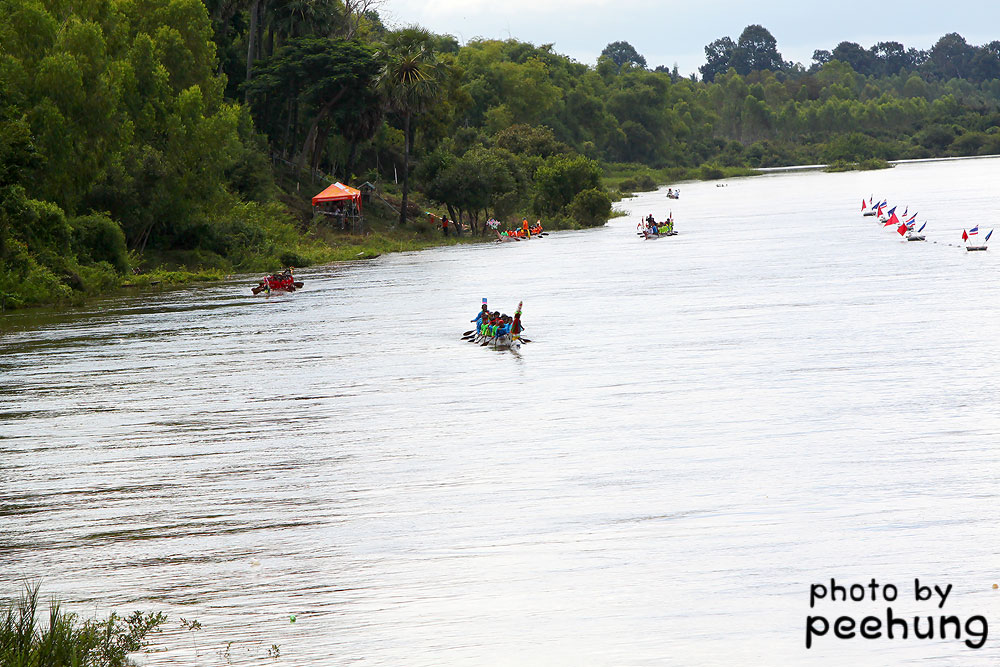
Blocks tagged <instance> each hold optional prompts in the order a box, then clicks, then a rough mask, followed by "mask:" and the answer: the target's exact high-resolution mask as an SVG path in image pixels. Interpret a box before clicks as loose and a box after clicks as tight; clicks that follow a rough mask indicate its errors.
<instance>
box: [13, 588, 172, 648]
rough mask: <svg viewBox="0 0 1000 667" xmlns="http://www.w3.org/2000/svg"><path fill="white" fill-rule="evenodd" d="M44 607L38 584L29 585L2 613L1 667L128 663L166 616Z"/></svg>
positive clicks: (53, 603)
mask: <svg viewBox="0 0 1000 667" xmlns="http://www.w3.org/2000/svg"><path fill="white" fill-rule="evenodd" d="M43 613H44V611H43V610H41V608H40V603H39V599H38V586H37V585H25V587H24V590H23V591H22V592H21V595H20V597H19V598H18V599H17V600H15V601H13V602H10V603H9V604H8V605H7V608H6V610H5V611H3V612H0V665H3V667H86V666H88V665H93V666H95V667H97V666H100V667H126V666H127V665H134V664H135V663H133V662H132V661H131V660H129V658H128V656H129V654H130V653H135V652H137V651H141V650H142V649H143V648H145V647H146V645H147V644H148V640H147V636H148V635H149V634H151V633H153V632H156V631H157V630H158V628H159V626H161V625H162V624H163V623H165V622H166V620H167V617H166V616H164V615H163V614H161V613H156V614H153V613H147V614H143V613H142V612H140V611H136V612H134V613H133V614H132V615H131V616H128V617H126V618H123V617H121V616H118V615H117V614H114V613H112V614H111V616H109V617H108V618H107V619H104V620H97V619H86V620H81V619H80V617H79V616H77V615H76V614H72V613H68V612H65V611H63V610H62V607H61V605H60V604H59V603H58V602H56V601H52V602H50V603H49V608H48V613H47V614H46V615H45V617H44V618H43V617H42V614H43Z"/></svg>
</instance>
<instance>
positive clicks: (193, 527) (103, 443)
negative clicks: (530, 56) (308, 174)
mask: <svg viewBox="0 0 1000 667" xmlns="http://www.w3.org/2000/svg"><path fill="white" fill-rule="evenodd" d="M998 180H1000V160H996V159H991V160H970V161H957V162H940V163H928V164H908V165H901V166H898V167H896V168H895V169H892V170H888V171H881V172H868V173H860V174H822V173H815V172H810V173H793V174H774V175H768V176H761V177H756V178H751V179H736V180H731V181H727V182H725V183H724V185H725V187H717V184H715V183H698V184H687V185H683V186H682V188H681V189H682V199H680V200H678V201H669V200H667V199H666V198H665V197H664V196H663V193H662V192H658V193H646V194H642V195H640V196H638V197H636V198H634V199H629V200H626V201H625V202H622V203H621V204H619V206H620V207H622V208H623V209H626V210H628V211H629V216H628V217H626V218H618V219H615V220H613V221H611V222H610V223H609V224H608V225H607V226H606V227H603V228H599V229H593V230H587V231H580V232H559V233H553V234H552V235H551V236H549V237H547V238H545V239H541V240H534V241H532V242H530V243H518V244H507V245H503V246H494V245H481V246H469V247H460V248H446V249H437V250H428V251H425V252H420V253H412V254H410V253H408V254H399V255H392V256H385V257H381V258H378V259H376V260H373V261H369V262H363V263H361V262H358V263H353V264H344V265H336V266H328V267H320V268H316V269H311V270H305V271H302V272H301V277H302V279H303V280H304V281H305V289H303V290H302V291H300V292H297V293H295V294H292V295H278V296H275V297H272V298H269V299H265V298H262V297H253V296H251V294H250V289H249V288H250V285H251V279H249V278H242V279H240V280H234V281H231V282H227V283H224V284H217V285H211V286H207V287H206V286H197V287H190V288H186V289H178V290H173V291H164V292H162V293H150V294H144V295H138V296H128V297H120V298H115V299H109V300H104V301H100V302H96V303H93V304H91V305H89V306H88V307H86V308H84V309H78V310H73V311H69V312H61V313H54V314H44V313H41V314H40V313H14V314H7V315H5V316H2V319H0V326H2V327H3V333H2V336H0V377H2V387H0V420H2V421H0V595H3V596H10V595H13V594H14V593H16V591H17V589H18V587H19V586H20V585H21V582H22V581H23V580H24V579H25V578H28V579H35V580H39V581H40V582H41V583H42V586H43V592H44V594H47V595H55V596H58V597H59V598H61V599H63V600H64V601H66V602H67V603H68V605H69V607H70V608H71V609H72V610H74V611H77V612H80V613H81V614H83V615H85V616H90V615H95V614H102V615H103V614H107V613H108V612H109V611H110V610H111V609H117V610H119V611H122V612H128V611H131V610H133V609H136V608H141V609H146V610H160V611H164V612H166V613H167V614H168V615H169V616H170V618H171V622H170V625H169V628H168V629H167V631H166V632H165V633H164V634H163V635H162V636H160V637H159V638H158V640H157V648H158V651H157V652H155V653H152V654H150V655H148V656H143V657H141V658H140V661H141V662H142V663H143V664H146V665H192V664H197V665H217V664H219V665H221V664H227V661H231V662H232V663H233V664H251V663H256V662H267V663H269V664H271V663H272V660H270V659H269V658H268V657H267V655H266V651H267V648H268V647H270V646H271V645H272V644H277V645H278V646H279V649H280V657H279V658H278V659H277V660H276V661H273V662H274V664H286V665H296V666H319V665H349V664H359V665H407V666H432V665H463V666H464V665H504V666H506V665H601V666H603V665H695V664H746V665H750V664H754V665H774V664H806V665H813V664H815V665H834V664H846V663H854V664H872V665H879V664H882V665H884V664H907V663H909V664H917V663H922V662H925V661H927V660H933V664H953V665H987V664H990V665H992V664H996V662H997V659H998V639H997V637H996V636H995V635H996V633H1000V591H996V590H993V589H992V585H993V584H994V583H997V582H1000V567H998V566H1000V546H998V545H1000V542H998V539H997V536H998V534H1000V526H998V524H1000V483H998V472H1000V418H998V416H997V414H998V398H1000V361H998V356H997V336H998V333H1000V282H998V281H997V275H998V268H1000V245H998V246H997V248H996V250H990V251H988V252H985V253H968V252H965V251H964V250H963V249H962V248H960V247H956V246H955V245H949V244H959V243H960V242H961V241H960V236H961V231H962V228H963V226H964V227H971V226H972V225H974V224H976V223H979V224H980V228H981V229H982V230H983V232H985V231H987V230H988V229H989V227H990V226H991V225H992V224H993V222H994V221H1000V218H998V216H997V213H998V209H1000V196H998V195H997V194H996V192H997V191H996V183H997V182H998ZM869 195H874V196H876V197H879V196H883V197H886V198H888V199H889V200H890V201H891V202H892V203H898V204H899V205H900V207H901V208H900V211H901V210H902V207H904V206H908V207H909V211H910V213H911V214H912V213H913V212H915V211H919V217H918V220H921V221H923V220H929V221H930V222H929V224H928V226H927V229H926V230H925V232H926V233H927V235H928V241H929V242H927V243H906V242H903V241H901V240H900V237H899V236H898V235H896V234H895V233H893V232H891V231H883V229H882V228H881V227H880V226H879V225H878V224H877V223H875V222H873V221H872V218H862V217H861V215H860V202H861V198H862V197H866V198H867V197H868V196H869ZM670 210H672V211H673V215H674V218H675V220H676V224H677V229H678V230H679V231H680V235H678V236H677V237H674V238H669V239H660V240H657V241H644V240H642V239H639V238H638V237H637V236H636V235H635V227H636V222H637V221H638V218H639V217H640V216H644V215H646V214H648V213H653V214H654V215H655V216H656V217H657V218H660V219H662V218H664V217H665V216H666V214H667V212H668V211H670ZM979 238H982V236H980V237H979ZM935 241H936V243H935ZM996 241H997V242H998V243H1000V238H998V239H996ZM482 297H488V298H489V301H490V304H491V305H492V306H493V307H495V308H499V309H502V310H505V311H506V312H508V313H512V312H513V310H514V308H515V307H516V305H517V302H518V301H519V300H522V299H523V300H524V323H525V326H526V331H525V335H526V336H528V337H529V338H530V339H532V341H533V342H531V343H530V344H528V345H526V346H525V347H524V348H523V350H522V351H521V353H520V354H519V355H518V354H514V353H511V352H497V351H493V350H490V349H487V348H482V347H479V346H475V345H471V344H469V343H466V342H463V341H461V340H459V338H460V336H461V333H462V332H463V331H466V330H468V329H470V328H471V324H469V320H470V318H471V317H472V316H473V315H475V313H476V312H477V310H478V308H479V303H480V300H481V298H482ZM831 577H835V578H836V579H837V582H838V583H847V584H850V583H864V584H867V583H869V581H870V580H871V579H872V578H873V577H874V578H875V579H876V580H877V581H878V582H879V583H880V584H887V583H892V584H895V585H897V586H898V587H899V600H898V601H896V602H895V603H893V604H892V605H891V606H892V607H893V609H894V611H895V612H896V614H897V615H907V614H909V615H910V616H911V617H912V615H913V614H916V613H920V614H922V615H923V616H929V615H933V616H935V618H936V617H937V616H939V615H941V614H952V615H956V616H958V617H959V618H960V619H961V620H962V622H963V623H964V621H965V619H967V618H969V617H970V616H973V615H977V614H981V615H984V616H985V617H986V618H987V619H989V620H990V621H992V622H993V625H994V626H995V630H994V636H991V637H990V638H989V640H988V641H987V643H986V646H985V647H984V648H982V649H980V650H973V649H970V648H968V647H966V645H965V644H964V643H963V641H962V640H964V639H965V638H966V637H967V634H966V632H965V628H964V627H963V631H962V640H956V639H953V638H951V635H950V634H949V639H947V640H945V641H940V640H934V641H930V640H921V639H915V638H914V637H913V636H912V635H911V636H910V637H909V638H908V639H907V640H902V639H901V638H899V637H898V636H897V638H896V639H895V640H888V639H887V638H885V637H882V638H881V639H875V640H871V639H861V638H858V637H855V638H854V639H837V638H835V637H834V636H833V632H832V631H831V632H830V634H828V635H827V636H825V637H818V638H817V639H816V643H815V644H814V646H813V648H812V649H810V650H808V651H807V650H806V649H805V645H804V639H805V627H806V618H807V616H809V615H810V614H824V615H826V616H829V617H830V620H831V622H832V620H833V618H835V617H837V616H840V615H849V616H853V617H855V618H856V619H858V620H860V618H861V617H862V616H864V615H866V614H868V613H876V614H881V616H882V617H883V618H884V617H885V613H886V612H885V608H886V606H887V603H886V602H884V601H880V602H879V603H877V604H873V603H870V602H869V603H853V602H846V603H844V602H838V603H835V604H831V603H829V602H824V601H820V602H819V603H817V607H816V608H815V609H814V610H812V611H810V609H809V590H810V588H809V587H810V584H814V583H824V582H825V583H827V584H828V583H829V579H830V578H831ZM915 578H919V579H920V580H921V583H922V584H932V585H933V584H939V585H941V586H942V588H944V587H945V585H946V584H952V585H953V589H952V592H951V595H950V597H949V598H948V600H947V603H946V604H945V606H944V607H943V608H942V609H939V608H938V607H937V605H936V604H935V603H932V602H916V601H914V599H913V596H914V593H913V587H914V579H915ZM293 617H294V622H292V619H293ZM181 618H185V619H188V620H191V619H197V620H198V621H200V622H201V624H202V626H203V627H202V629H201V630H200V631H197V632H191V631H184V630H181V629H180V628H179V621H180V619H181ZM949 632H953V631H952V630H949ZM227 642H232V644H231V645H230V647H229V652H228V654H226V652H225V649H226V645H227Z"/></svg>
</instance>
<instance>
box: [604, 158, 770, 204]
mask: <svg viewBox="0 0 1000 667" xmlns="http://www.w3.org/2000/svg"><path fill="white" fill-rule="evenodd" d="M760 173H761V170H759V169H753V168H750V167H724V166H719V165H712V164H703V165H701V166H699V167H663V168H661V169H654V168H652V167H647V166H646V165H642V164H628V163H620V164H609V165H605V171H604V178H603V179H602V181H601V183H602V185H603V186H604V187H605V188H607V189H608V190H609V191H611V192H617V193H618V194H619V195H620V196H621V197H628V196H630V195H633V194H635V193H636V192H652V191H653V190H656V189H657V188H661V187H666V186H668V185H669V186H676V184H678V183H683V182H685V181H687V182H691V181H716V180H721V179H723V178H736V177H739V176H757V175H759V174H760Z"/></svg>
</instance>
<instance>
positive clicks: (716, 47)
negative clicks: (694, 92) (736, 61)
mask: <svg viewBox="0 0 1000 667" xmlns="http://www.w3.org/2000/svg"><path fill="white" fill-rule="evenodd" d="M735 51H736V43H735V42H733V40H732V39H730V38H729V37H720V38H719V39H717V40H715V41H714V42H712V43H711V44H709V45H708V46H706V47H705V60H706V62H705V64H704V65H702V66H701V67H700V68H699V70H700V71H701V78H702V80H704V81H709V82H711V81H715V77H716V76H718V75H719V74H722V73H723V72H725V71H726V70H727V69H729V68H730V67H731V63H732V60H733V53H734V52H735Z"/></svg>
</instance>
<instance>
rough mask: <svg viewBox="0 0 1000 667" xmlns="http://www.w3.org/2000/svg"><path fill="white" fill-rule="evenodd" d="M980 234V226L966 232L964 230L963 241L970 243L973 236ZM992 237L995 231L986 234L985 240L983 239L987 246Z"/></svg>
mask: <svg viewBox="0 0 1000 667" xmlns="http://www.w3.org/2000/svg"><path fill="white" fill-rule="evenodd" d="M978 233H979V225H976V226H975V227H973V228H972V229H970V230H969V231H965V230H964V229H963V230H962V240H963V241H968V240H969V239H970V238H972V237H973V236H975V235H976V234H978ZM992 235H993V230H992V229H991V230H990V231H989V232H988V233H987V234H986V236H985V238H983V243H984V244H985V243H986V242H987V241H989V240H990V236H992Z"/></svg>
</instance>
